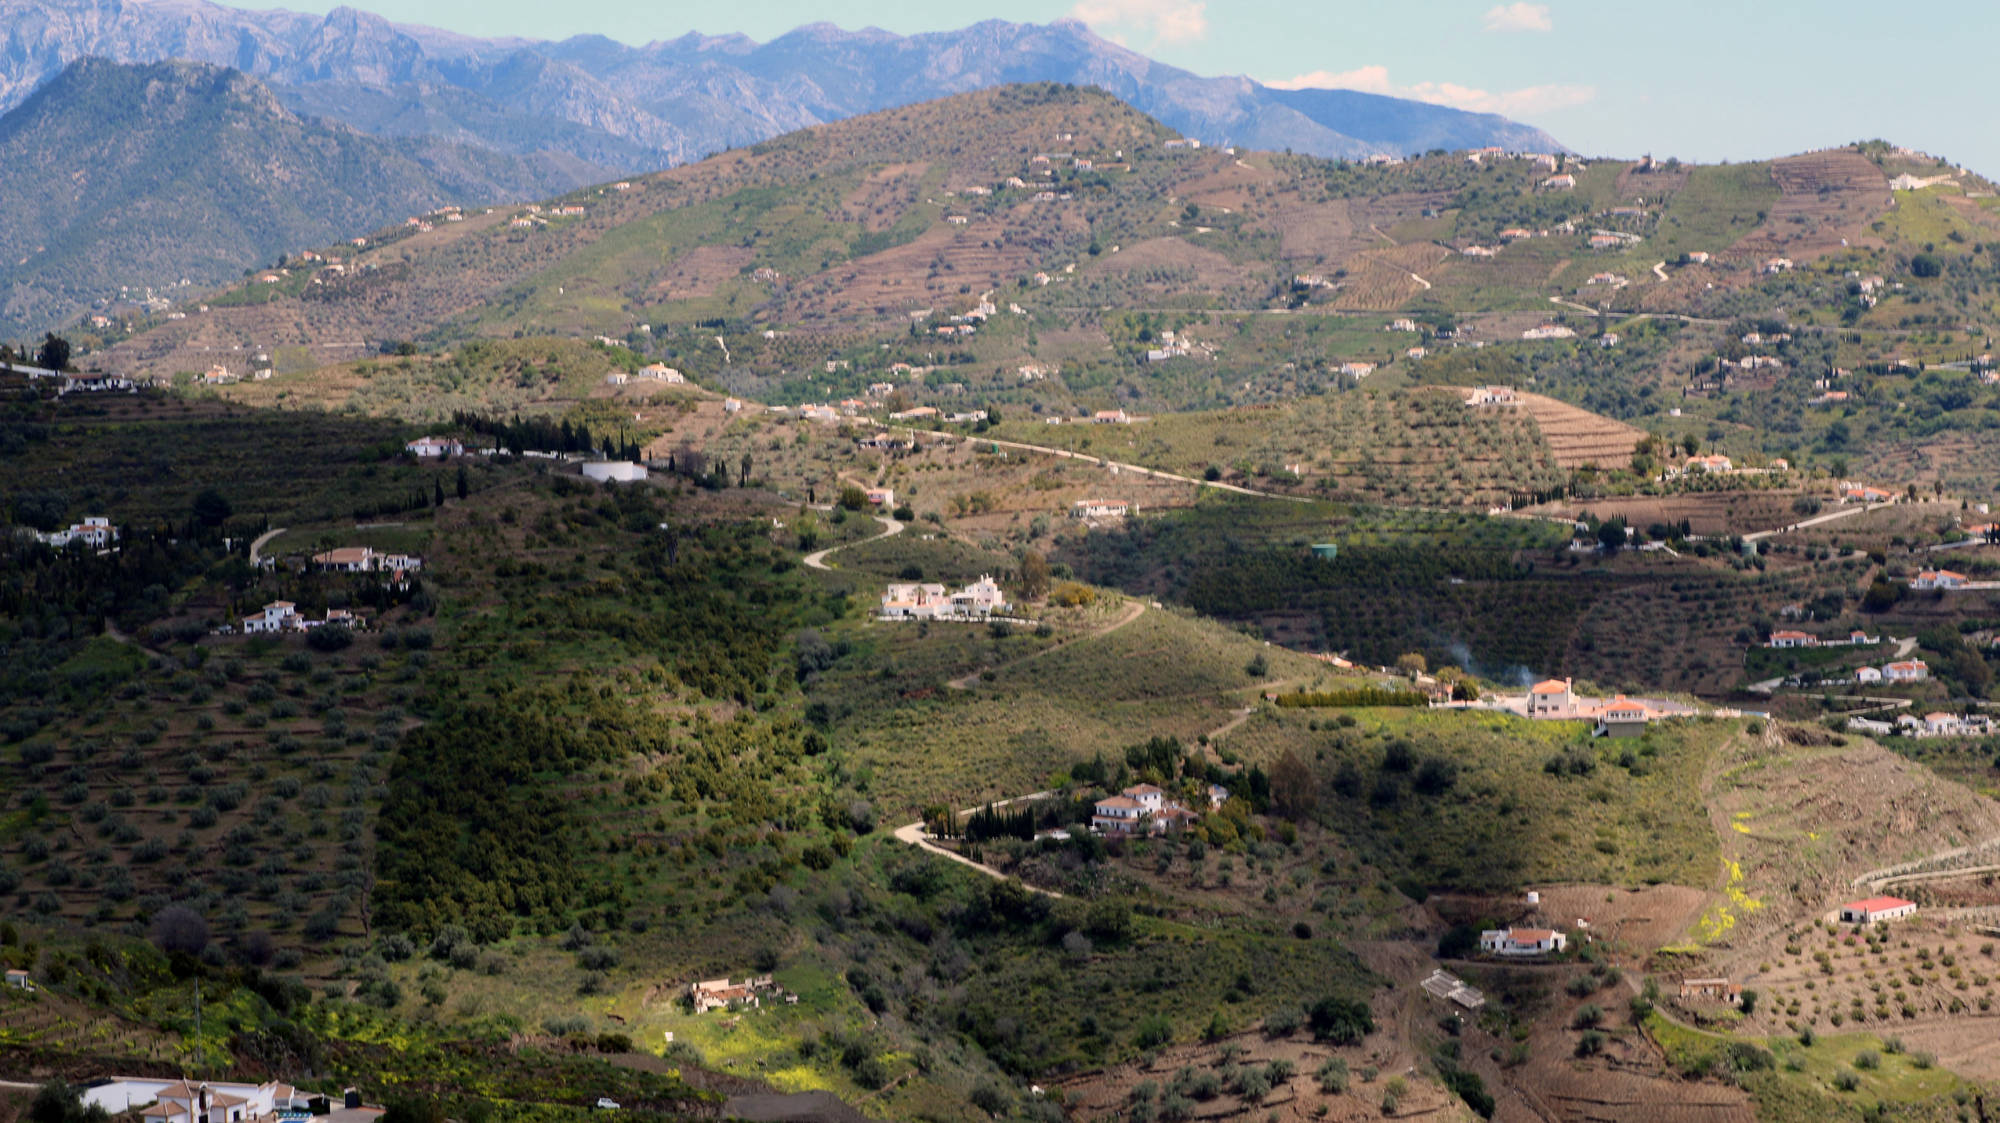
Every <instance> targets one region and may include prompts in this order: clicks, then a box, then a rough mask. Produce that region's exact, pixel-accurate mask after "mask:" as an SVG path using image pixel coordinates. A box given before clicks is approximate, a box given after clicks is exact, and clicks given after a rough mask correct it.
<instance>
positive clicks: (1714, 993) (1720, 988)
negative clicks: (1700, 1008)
mask: <svg viewBox="0 0 2000 1123" xmlns="http://www.w3.org/2000/svg"><path fill="white" fill-rule="evenodd" d="M1681 1001H1682V1002H1726V1003H1728V1004H1729V1005H1731V1006H1735V1005H1738V1004H1740V1003H1741V1002H1742V1001H1743V984H1741V983H1732V982H1730V981H1729V979H1728V977H1727V976H1725V977H1723V978H1719V979H1682V980H1681Z"/></svg>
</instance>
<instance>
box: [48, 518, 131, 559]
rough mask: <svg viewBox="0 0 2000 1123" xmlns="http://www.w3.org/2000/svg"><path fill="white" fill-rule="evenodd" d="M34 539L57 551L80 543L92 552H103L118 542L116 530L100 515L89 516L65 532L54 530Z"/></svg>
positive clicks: (109, 521) (108, 520)
mask: <svg viewBox="0 0 2000 1123" xmlns="http://www.w3.org/2000/svg"><path fill="white" fill-rule="evenodd" d="M35 537H36V538H37V539H38V540H40V541H43V542H46V543H48V544H49V545H51V546H54V547H55V548H56V549H58V550H60V549H62V548H63V547H64V546H67V545H69V544H70V543H72V542H81V543H83V544H84V545H86V546H89V547H90V548H91V549H93V550H103V549H107V548H109V547H110V546H111V544H112V543H114V542H117V541H118V528H117V527H115V526H112V525H111V520H110V519H107V518H105V517H104V516H102V515H90V516H88V517H86V518H85V519H84V520H83V521H82V522H80V523H77V524H76V525H75V526H72V527H69V528H68V529H66V530H54V531H50V532H49V533H47V534H37V535H35Z"/></svg>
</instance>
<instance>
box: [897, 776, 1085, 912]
mask: <svg viewBox="0 0 2000 1123" xmlns="http://www.w3.org/2000/svg"><path fill="white" fill-rule="evenodd" d="M1054 794H1055V793H1054V792H1036V793H1034V794H1033V795H1024V796H1019V797H1017V798H1014V799H1003V800H1001V801H999V802H998V803H995V804H993V806H994V807H1005V806H1007V805H1008V804H1012V803H1023V802H1026V801H1028V800H1035V799H1047V798H1049V797H1050V796H1052V795H1054ZM895 837H896V841H897V842H900V843H903V844H904V845H906V846H914V847H916V848H918V849H919V850H928V851H930V852H931V853H933V854H936V855H939V856H940V857H944V858H948V859H950V860H952V861H954V862H957V863H958V864H959V865H961V866H971V867H972V868H973V869H976V870H978V871H979V872H980V873H983V874H985V875H986V876H987V877H990V878H992V879H994V880H995V881H1008V880H1011V878H1009V877H1008V876H1007V875H1006V874H1004V873H1001V872H1000V871H999V870H996V869H994V868H993V867H992V866H989V865H985V864H983V863H980V862H975V861H973V860H972V859H970V858H968V857H966V856H965V855H963V854H960V853H958V852H956V851H952V850H946V849H945V848H944V847H942V846H939V845H938V844H937V843H935V842H932V841H931V840H930V836H929V835H928V834H926V833H924V824H923V823H922V822H915V823H911V824H909V825H907V826H901V827H897V828H896V832H895ZM1021 884H1022V885H1023V886H1025V887H1026V888H1027V890H1028V892H1030V893H1040V894H1041V895H1042V896H1044V897H1054V898H1056V899H1057V900H1061V899H1062V894H1061V893H1058V892H1056V891H1055V890H1053V889H1039V888H1036V887H1035V886H1033V885H1028V884H1027V883H1026V882H1022V883H1021Z"/></svg>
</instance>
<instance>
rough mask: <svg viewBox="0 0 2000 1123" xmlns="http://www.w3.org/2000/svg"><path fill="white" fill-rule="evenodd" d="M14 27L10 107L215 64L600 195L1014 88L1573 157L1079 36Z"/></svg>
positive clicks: (308, 100) (1313, 133)
mask: <svg viewBox="0 0 2000 1123" xmlns="http://www.w3.org/2000/svg"><path fill="white" fill-rule="evenodd" d="M0 24H4V25H5V26H7V27H8V29H9V34H8V48H9V49H8V51H7V52H6V53H5V54H4V56H0V108H4V107H6V106H10V105H12V104H14V103H15V102H17V101H19V100H21V99H23V98H25V97H26V96H27V94H28V93H29V92H30V91H32V90H33V89H34V88H35V87H36V86H37V85H39V84H40V83H41V82H43V81H45V80H47V79H48V78H50V77H52V76H53V75H54V74H56V73H57V72H59V71H60V70H61V69H62V68H63V67H64V66H67V65H68V64H69V63H70V62H72V61H75V60H76V59H78V58H83V57H87V56H100V57H105V58H111V59H115V60H118V61H122V62H156V61H160V60H163V59H167V58H180V59H195V60H200V61H205V62H210V63H215V64H217V65H222V66H235V67H240V68H242V69H244V70H247V71H248V72H250V73H252V74H256V75H258V76H260V77H262V78H265V79H267V80H269V81H270V82H271V83H272V84H273V85H274V86H276V87H278V88H279V89H280V91H281V96H282V97H284V98H285V100H286V102H287V104H288V105H291V106H292V107H293V108H295V109H302V110H306V111H310V112H312V113H315V114H318V115H323V116H326V117H330V118H334V119H338V120H341V121H345V122H347V123H348V124H350V125H353V126H355V127H357V128H361V129H365V130H367V131H369V132H373V133H377V134H380V135H384V136H421V137H429V138H433V139H440V140H447V141H452V142H469V143H476V144H478V145H480V146H482V147H486V148H491V149H494V150H497V151H502V152H513V153H517V154H524V155H525V154H534V153H542V152H553V153H561V154H563V155H564V156H566V157H568V158H569V159H570V160H574V161H580V162H584V163H588V164H591V165H594V166H595V167H597V168H599V169H601V171H602V172H604V173H605V176H600V178H605V177H608V175H610V174H625V173H633V172H642V171H651V170H655V169H658V168H663V167H669V166H672V165H674V164H679V163H685V162H687V161H690V160H695V159H699V158H701V157H703V156H706V155H708V154H710V153H714V152H719V151H722V150H723V149H725V148H730V147H734V146H737V145H743V144H751V143H755V142H756V141H760V140H764V139H766V138H768V137H771V136H775V135H777V134H780V133H784V132H789V131H791V130H794V129H798V128H803V127H806V126H809V125H817V124H825V123H827V122H831V121H837V120H841V119H844V118H847V117H854V116H858V115H861V114H866V113H873V112H877V111H880V110H883V109H889V108H893V107H896V106H900V105H905V104H909V103H913V102H920V101H929V100H932V99H935V98H939V97H943V96H946V95H949V94H956V93H964V92H967V91H971V90H976V89H982V88H985V87H988V86H993V85H999V84H1004V83H1012V82H1065V83H1075V84H1080V85H1094V86H1100V87H1102V88H1104V89H1106V90H1109V91H1111V92H1112V93H1114V94H1116V95H1118V96H1120V97H1122V98H1125V99H1127V100H1129V101H1131V102H1132V103H1133V104H1135V105H1138V106H1139V107H1140V108H1142V109H1144V110H1145V111H1147V112H1149V113H1152V114H1154V115H1156V116H1158V117H1159V118H1160V119H1161V120H1162V121H1165V122H1166V123H1167V124H1168V125H1170V126H1172V127H1173V128H1176V129H1179V130H1181V131H1182V132H1185V133H1187V134H1188V135H1190V136H1195V137H1199V138H1201V139H1203V140H1205V141H1207V142H1209V143H1211V144H1219V143H1229V142H1233V143H1237V144H1246V145H1254V146H1257V147H1264V148H1273V149H1276V148H1292V149H1294V150H1297V151H1300V152H1312V153H1317V154H1319V155H1324V156H1361V155H1367V154H1369V153H1373V152H1386V153H1393V154H1397V155H1401V154H1405V153H1410V152H1421V151H1425V150H1428V149H1430V148H1435V147H1444V148H1459V147H1477V146H1482V145H1488V144H1497V145H1503V146H1506V147H1509V148H1534V149H1540V150H1545V151H1552V150H1554V149H1556V148H1557V147H1558V146H1557V145H1556V142H1555V141H1554V140H1552V139H1550V138H1549V137H1548V135H1547V134H1545V133H1542V132H1541V131H1540V130H1537V129H1534V128H1530V127H1528V126H1524V125H1520V124H1516V123H1515V122H1512V121H1509V120H1506V119H1505V118H1502V117H1498V116H1494V115H1491V114H1477V113H1468V112H1465V111H1462V110H1457V109H1450V108H1446V107H1444V106H1438V105H1430V104H1426V103H1423V102H1416V101H1406V100H1402V99H1397V98H1390V97H1382V96H1379V95H1372V94H1362V93H1356V92H1352V91H1283V90H1274V89H1270V88H1268V87H1265V86H1263V85H1261V84H1259V83H1257V82H1254V81H1251V80H1250V79H1247V78H1242V77H1215V78H1205V77H1200V76H1197V75H1194V74H1191V73H1189V72H1187V71H1184V70H1180V69H1177V68H1175V67H1170V66H1163V65H1161V64H1159V63H1156V62H1154V61H1152V60H1151V59H1148V58H1146V57H1145V56H1143V55H1140V54H1138V53H1136V52H1134V51H1132V50H1129V49H1127V48H1125V47H1122V46H1119V45H1116V44H1113V43H1110V42H1107V41H1106V40H1104V39H1102V38H1099V37H1098V36H1096V35H1094V34H1092V33H1091V32H1090V30H1089V29H1088V28H1086V27H1085V26H1084V25H1083V24H1081V23H1078V22H1075V21H1069V20H1063V21H1058V22H1056V23H1052V24H1048V25H1036V24H1025V23H1009V22H1005V21H1001V20H988V21H985V22H981V23H978V24H974V25H972V26H969V27H965V28H961V29H957V30H952V31H941V32H932V33H927V34H922V35H914V36H907V37H905V36H899V35H892V34H890V33H887V32H884V31H881V30H878V29H875V28H866V29H861V30H857V31H844V30H841V29H839V28H837V27H834V26H832V25H830V24H813V25H809V26H806V27H801V28H798V29H797V30H795V31H792V32H790V33H788V34H785V35H782V36H779V37H778V38H776V39H773V40H771V41H770V42H767V43H756V42H753V41H751V40H750V39H748V38H746V37H744V36H742V35H720V36H712V35H701V34H695V33H690V34H687V35H683V36H681V37H679V38H676V39H672V40H665V41H656V42H652V43H648V44H645V45H644V46H638V47H632V46H625V45H623V44H620V43H616V42H614V41H612V40H611V39H608V38H605V37H603V36H595V35H579V36H576V37H575V38H572V39H567V40H564V41H562V42H538V41H528V40H519V39H494V40H482V39H474V38H470V37H467V36H461V35H455V34H452V33H449V32H443V31H438V30H436V29H432V28H424V27H410V26H402V25H396V24H391V23H390V22H388V21H387V20H384V19H382V18H381V17H379V16H375V15H372V14H369V13H366V12H361V11H357V10H355V9H353V8H345V7H343V8H336V9H335V10H333V11H331V12H329V13H327V14H326V15H325V16H318V15H308V14H304V13H299V12H290V11H284V10H272V11H248V10H242V9H237V8H229V7H223V6H221V5H217V4H212V3H208V2H206V0H202V2H199V3H191V4H190V3H170V2H165V0H60V2H57V3H47V2H43V0H8V2H7V3H5V4H0Z"/></svg>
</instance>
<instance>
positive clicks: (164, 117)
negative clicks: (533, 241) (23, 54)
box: [0, 59, 576, 334]
mask: <svg viewBox="0 0 2000 1123" xmlns="http://www.w3.org/2000/svg"><path fill="white" fill-rule="evenodd" d="M79 154H84V155H87V159H79V158H78V156H79ZM0 161H4V162H5V164H6V166H7V167H8V168H10V169H13V170H15V171H17V172H22V173H23V174H16V175H9V176H7V177H4V178H0V261H4V262H6V263H7V265H6V268H5V269H4V271H0V334H13V333H16V332H23V331H33V330H37V329H38V328H40V327H41V326H44V325H53V324H55V323H58V322H61V321H62V320H64V319H67V318H69V317H73V316H75V315H77V314H78V313H79V312H81V311H82V310H83V309H85V308H88V307H91V306H92V305H94V304H95V303H97V302H98V301H100V300H104V299H108V298H111V297H115V296H117V295H118V294H119V293H120V292H121V291H124V292H127V293H129V295H130V296H131V297H137V296H138V294H139V293H141V292H143V291H145V290H146V289H148V288H157V287H162V286H171V285H173V284H174V283H175V282H178V281H180V280H182V279H185V280H186V281H188V282H189V283H190V284H193V285H196V286H209V285H214V284H218V283H220V282H222V281H225V280H228V279H231V278H234V277H237V276H239V275H241V274H242V271H243V270H244V269H245V268H246V267H248V266H252V265H257V264H260V263H263V262H268V261H271V260H273V259H274V258H275V257H276V256H277V255H278V254H280V253H283V252H285V251H288V250H293V249H296V248H297V247H298V246H301V245H307V244H322V243H325V242H329V241H333V240H337V239H345V238H346V237H349V236H351V235H352V234H355V233H358V232H360V231H362V230H366V229H371V228H374V227H379V226H381V225H383V224H385V223H388V222H393V221H396V220H397V219H399V218H401V217H403V216H404V215H407V214H412V213H416V214H421V213H426V212H428V211H430V210H433V209H435V208H437V207H439V206H442V205H445V204H454V203H455V204H462V205H472V204H474V203H477V202H489V201H498V200H499V199H502V198H510V197H520V196H523V195H527V194H532V193H534V192H535V191H536V190H538V189H539V188H541V187H542V186H543V185H545V184H546V183H548V182H550V181H551V180H560V179H563V178H569V177H573V176H574V175H575V174H576V171H575V169H573V168H569V169H566V168H564V167H563V166H562V164H561V163H560V162H559V161H557V160H554V159H552V158H549V157H535V158H525V157H519V156H511V155H507V154H503V153H496V152H492V151H490V150H487V149H484V148H477V147H469V146H464V145H452V144H444V143H437V142H434V141H423V142H419V141H415V140H396V139H387V140H385V139H381V138H377V137H373V136H370V135H368V134H366V133H363V132H361V131H359V130H357V129H355V128H353V127H351V126H348V125H345V124H340V123H330V122H326V121H321V120H318V119H316V118H312V117H307V116H300V115H299V114H296V113H294V112H292V111H291V110H290V109H288V108H286V107H285V106H284V105H283V104H282V101H281V99H280V98H279V97H278V96H277V95H276V93H274V92H273V91H272V90H271V89H270V88H269V87H268V86H267V85H265V84H264V83H262V82H260V81H258V80H257V79H255V78H252V77H249V76H247V75H244V74H243V73H242V72H240V71H235V70H230V69H226V68H222V67H216V66H212V65H209V64H206V63H194V62H162V63H146V64H123V63H114V62H108V61H105V60H102V59H83V60H79V61H78V62H75V63H73V64H71V65H70V67H68V68H67V69H65V70H64V72H63V73H62V74H61V75H58V76H57V78H56V79H55V80H54V81H52V82H50V83H48V84H46V85H44V86H43V87H41V88H40V89H38V90H37V91H36V92H35V93H34V94H33V95H31V96H30V97H29V98H28V100H26V101H25V102H23V103H22V104H21V105H19V106H17V107H16V108H15V109H14V110H12V111H10V112H8V113H7V114H5V115H3V116H0ZM53 180H61V181H63V182H66V184H67V185H68V187H69V190H66V191H50V190H47V189H46V188H47V185H48V183H50V182H51V181H53Z"/></svg>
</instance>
